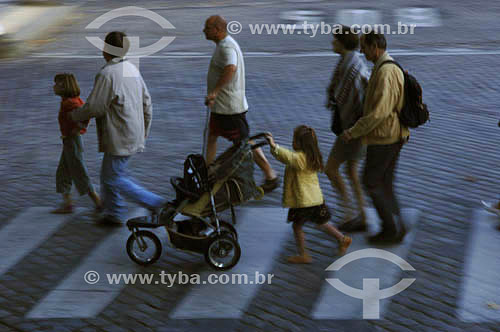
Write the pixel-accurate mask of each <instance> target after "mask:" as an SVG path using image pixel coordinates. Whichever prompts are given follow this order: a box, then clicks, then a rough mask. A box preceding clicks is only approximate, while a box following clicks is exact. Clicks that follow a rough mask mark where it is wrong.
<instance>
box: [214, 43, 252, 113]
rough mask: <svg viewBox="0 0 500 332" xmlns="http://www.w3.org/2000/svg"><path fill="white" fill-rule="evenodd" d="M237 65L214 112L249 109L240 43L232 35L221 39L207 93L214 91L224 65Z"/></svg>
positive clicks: (234, 111) (222, 90)
mask: <svg viewBox="0 0 500 332" xmlns="http://www.w3.org/2000/svg"><path fill="white" fill-rule="evenodd" d="M228 65H235V66H236V72H235V73H234V76H233V79H232V80H231V82H229V83H228V84H226V85H225V86H224V87H223V88H222V89H221V91H220V92H219V94H218V95H217V98H216V99H215V104H214V106H212V112H214V113H217V114H239V113H243V112H246V111H247V110H248V103H247V98H246V96H245V62H244V61H243V53H242V52H241V49H240V47H239V45H238V43H237V42H236V41H235V40H234V39H233V37H231V36H227V37H226V38H224V39H223V40H221V41H220V42H219V43H218V44H217V46H216V48H215V50H214V53H213V55H212V59H211V60H210V66H209V68H208V75H207V93H210V92H212V91H213V90H214V89H215V86H216V85H217V81H218V80H219V78H220V77H221V75H222V73H223V71H224V67H226V66H228Z"/></svg>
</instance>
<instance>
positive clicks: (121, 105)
mask: <svg viewBox="0 0 500 332" xmlns="http://www.w3.org/2000/svg"><path fill="white" fill-rule="evenodd" d="M72 118H73V120H76V121H84V120H88V119H90V118H96V124H97V138H98V141H99V152H105V153H109V154H111V155H114V156H130V155H133V154H135V153H136V152H141V151H143V150H144V147H145V144H146V138H147V137H148V134H149V131H150V128H151V121H152V118H153V106H152V104H151V96H150V94H149V92H148V89H147V87H146V84H145V83H144V80H143V79H142V76H141V74H140V72H139V70H138V69H137V67H135V66H134V65H133V64H132V63H130V62H129V61H127V60H123V59H122V58H114V59H113V60H111V61H109V62H108V63H107V64H106V65H105V66H104V67H103V68H102V69H101V71H100V72H99V73H98V74H97V76H96V78H95V82H94V88H93V89H92V92H91V93H90V95H89V97H88V98H87V102H86V103H85V105H83V107H81V108H79V109H77V110H75V111H73V112H72Z"/></svg>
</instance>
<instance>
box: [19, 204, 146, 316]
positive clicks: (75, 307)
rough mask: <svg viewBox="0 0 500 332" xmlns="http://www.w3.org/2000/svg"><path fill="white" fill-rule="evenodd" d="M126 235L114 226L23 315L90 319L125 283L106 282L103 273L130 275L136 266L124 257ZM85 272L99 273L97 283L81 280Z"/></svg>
mask: <svg viewBox="0 0 500 332" xmlns="http://www.w3.org/2000/svg"><path fill="white" fill-rule="evenodd" d="M146 214H147V212H146V211H145V210H144V209H136V210H133V212H132V213H131V214H130V215H129V218H132V217H134V216H141V215H146ZM129 236H130V231H129V230H128V228H127V227H120V228H119V229H114V230H113V231H112V234H111V235H109V236H108V237H107V238H106V239H105V240H104V241H103V242H102V243H100V244H99V245H98V246H97V247H96V248H95V249H94V250H93V251H92V252H91V253H90V255H88V256H87V257H86V258H85V260H84V261H83V262H82V263H81V264H80V265H79V266H78V267H77V268H76V269H75V270H74V271H73V272H72V273H71V274H70V275H69V276H68V277H67V278H65V279H64V280H63V281H62V282H61V283H60V284H59V285H58V286H56V287H55V289H54V290H52V291H51V292H50V293H49V294H48V295H47V296H46V297H45V298H44V299H42V300H41V301H40V302H39V303H38V304H37V305H36V306H35V307H34V308H33V309H32V310H31V311H30V312H29V313H28V314H27V316H26V317H27V318H33V319H35V318H36V319H38V318H92V317H95V316H97V314H99V312H101V310H103V309H104V308H105V307H106V306H107V305H108V304H109V303H110V302H111V301H112V300H113V299H114V298H115V297H116V296H117V295H118V294H119V293H120V292H121V291H122V289H123V288H124V287H125V286H126V284H125V283H124V282H121V283H119V284H110V283H109V282H108V279H107V278H106V274H122V273H125V274H134V273H136V272H137V271H138V265H136V264H135V263H134V262H132V261H131V260H130V259H129V257H128V256H127V252H126V241H127V238H128V237H129ZM88 271H96V272H98V273H99V275H100V280H99V282H98V283H96V284H94V285H91V284H88V283H86V282H85V280H84V276H85V274H86V273H87V272H88Z"/></svg>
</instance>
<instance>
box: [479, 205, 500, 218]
mask: <svg viewBox="0 0 500 332" xmlns="http://www.w3.org/2000/svg"><path fill="white" fill-rule="evenodd" d="M481 204H483V207H484V209H485V210H486V211H488V212H491V213H493V214H496V215H497V216H499V217H500V210H499V209H497V207H496V206H495V205H494V204H493V203H490V202H485V201H481Z"/></svg>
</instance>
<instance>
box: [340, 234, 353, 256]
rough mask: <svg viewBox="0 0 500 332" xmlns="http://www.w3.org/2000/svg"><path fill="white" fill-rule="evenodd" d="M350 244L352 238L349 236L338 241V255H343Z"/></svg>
mask: <svg viewBox="0 0 500 332" xmlns="http://www.w3.org/2000/svg"><path fill="white" fill-rule="evenodd" d="M351 243H352V238H351V237H350V236H347V235H344V237H343V238H342V241H340V245H339V255H340V256H344V255H345V253H346V251H347V248H349V246H350V245H351Z"/></svg>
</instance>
